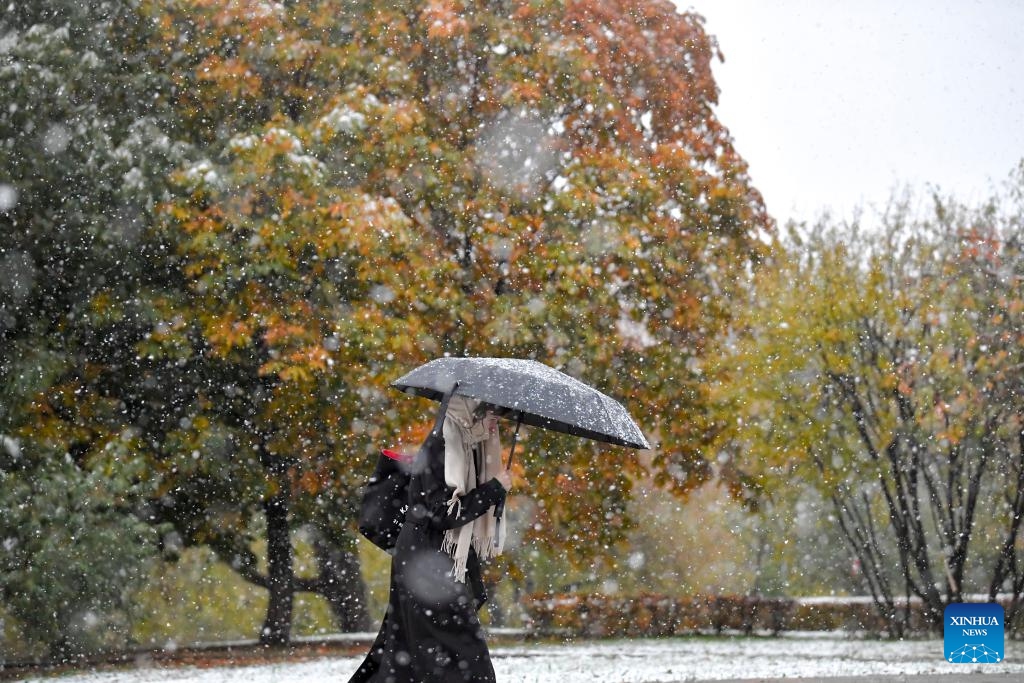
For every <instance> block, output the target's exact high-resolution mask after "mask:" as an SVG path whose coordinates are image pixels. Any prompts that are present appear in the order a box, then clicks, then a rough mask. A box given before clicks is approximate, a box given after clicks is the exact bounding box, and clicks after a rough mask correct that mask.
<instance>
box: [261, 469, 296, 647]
mask: <svg viewBox="0 0 1024 683" xmlns="http://www.w3.org/2000/svg"><path fill="white" fill-rule="evenodd" d="M286 491H287V488H286V487H282V492H281V493H278V494H277V495H276V496H274V497H273V498H271V499H269V500H268V501H266V502H265V503H264V504H263V509H264V512H265V513H266V516H267V592H268V593H269V601H268V603H267V617H266V620H265V621H264V622H263V629H262V630H261V631H260V643H261V644H263V645H285V644H287V643H288V640H289V638H290V636H291V630H292V606H293V597H294V593H295V586H294V577H293V574H292V572H293V566H292V559H293V558H292V539H291V529H290V528H289V525H288V494H287V492H286Z"/></svg>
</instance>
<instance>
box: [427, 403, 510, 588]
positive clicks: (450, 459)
mask: <svg viewBox="0 0 1024 683" xmlns="http://www.w3.org/2000/svg"><path fill="white" fill-rule="evenodd" d="M478 405H480V402H479V401H477V400H476V399H472V398H466V397H464V396H452V398H451V400H450V401H449V403H448V412H447V414H446V415H445V418H444V479H445V483H447V484H448V486H451V487H453V488H454V489H455V491H454V492H453V493H452V497H451V499H450V500H449V501H448V514H453V513H454V514H458V513H459V512H460V511H461V509H462V496H464V495H466V494H467V493H469V492H470V491H472V490H473V489H475V488H476V487H477V486H479V485H480V484H483V483H485V482H487V481H490V480H491V478H492V477H494V476H495V475H496V474H497V473H498V472H499V468H501V467H502V462H501V444H500V442H499V441H498V425H497V418H495V417H493V416H488V417H486V418H482V419H481V418H476V417H475V416H474V414H473V412H474V411H475V410H476V408H477V406H478ZM475 453H479V454H481V455H482V457H481V460H482V463H481V464H482V467H481V469H482V470H483V471H481V472H478V471H477V463H476V460H477V458H476V457H474V455H475ZM504 546H505V525H504V524H498V523H497V520H496V519H495V517H494V508H493V507H492V508H491V509H490V510H488V511H487V512H485V513H484V514H483V515H481V516H480V517H477V518H476V519H475V520H473V521H472V522H469V523H467V524H463V525H462V526H461V527H457V528H455V529H448V530H447V531H445V532H444V542H443V543H442V545H441V550H442V551H444V552H446V553H448V554H449V555H451V556H452V559H454V560H455V566H454V567H453V568H452V576H453V577H455V580H456V581H459V582H461V583H465V581H466V563H467V561H468V560H469V549H470V547H472V548H473V549H474V550H476V554H477V556H478V557H479V558H480V559H481V560H487V559H490V558H492V557H496V556H497V555H500V554H501V551H502V550H503V549H504Z"/></svg>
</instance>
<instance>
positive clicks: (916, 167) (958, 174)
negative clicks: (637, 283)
mask: <svg viewBox="0 0 1024 683" xmlns="http://www.w3.org/2000/svg"><path fill="white" fill-rule="evenodd" d="M676 4H677V5H679V6H680V8H682V9H692V10H695V11H696V12H697V13H699V14H702V15H703V16H704V17H705V18H706V20H707V22H706V25H705V26H706V29H707V31H708V32H709V33H711V34H713V35H715V36H717V38H718V42H719V46H720V47H721V50H722V53H723V54H724V56H725V61H724V62H715V65H714V67H713V69H714V73H715V78H716V80H717V82H718V85H719V88H720V90H721V95H720V102H719V106H718V109H717V111H718V115H719V118H720V119H721V121H722V122H723V123H724V124H725V125H726V126H727V127H729V129H730V130H731V131H732V133H733V137H734V139H735V141H736V146H737V148H738V150H739V152H740V154H741V155H742V156H743V157H744V158H745V159H746V160H747V161H748V162H749V164H750V171H751V175H752V177H753V180H754V184H755V186H756V187H757V188H758V189H760V190H761V192H762V193H763V194H764V196H765V201H766V203H767V205H768V210H769V212H770V213H771V214H772V215H773V216H774V217H775V218H776V219H778V220H779V221H780V222H783V221H785V220H787V219H789V218H796V219H808V220H809V219H812V218H814V217H816V216H818V215H819V213H820V212H821V211H822V209H824V208H830V209H831V210H832V212H833V213H834V214H838V215H840V216H844V217H845V216H848V215H849V214H850V213H851V211H852V210H853V208H854V207H855V206H858V205H862V206H865V207H871V206H883V205H884V204H885V202H886V201H887V200H888V198H889V197H890V195H891V194H892V192H893V190H894V189H895V188H897V187H902V186H903V185H907V184H909V185H911V186H912V187H914V188H917V189H922V190H923V189H926V188H927V187H929V186H938V187H939V188H941V189H942V190H944V191H946V192H951V193H953V194H955V195H956V196H958V197H960V198H961V199H963V200H966V201H978V200H981V199H983V198H984V197H987V196H988V195H989V188H990V187H992V185H993V183H1002V182H1003V181H1004V180H1005V178H1006V177H1007V176H1008V174H1009V172H1010V171H1011V169H1012V168H1013V167H1014V166H1016V165H1017V163H1018V162H1019V161H1020V160H1021V159H1022V158H1024V1H1022V0H890V1H883V0H858V1H852V0H849V1H848V0H804V1H800V0H761V1H758V0H690V1H688V0H676Z"/></svg>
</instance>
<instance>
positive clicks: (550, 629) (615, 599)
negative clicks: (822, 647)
mask: <svg viewBox="0 0 1024 683" xmlns="http://www.w3.org/2000/svg"><path fill="white" fill-rule="evenodd" d="M524 607H525V609H526V613H527V615H528V617H529V619H530V622H531V623H530V627H531V629H532V630H533V631H534V632H535V633H538V634H549V635H553V634H560V635H573V636H580V637H587V638H612V637H631V638H632V637H660V636H675V635H687V634H695V633H722V632H740V633H744V634H751V633H754V632H762V633H763V632H768V633H772V634H778V633H780V632H782V631H860V632H864V631H866V632H869V633H883V632H885V631H886V622H885V620H884V619H882V617H881V616H880V615H879V613H878V611H877V608H876V607H875V605H874V603H873V602H872V601H871V599H870V598H860V597H853V598H842V597H836V598H774V597H763V596H747V595H693V596H667V595H657V594H643V595H636V596H608V595H597V594H582V593H571V594H558V595H550V594H541V595H531V596H529V597H528V598H527V599H526V601H525V604H524ZM899 610H900V612H901V616H902V612H903V611H904V610H905V607H903V606H900V607H899ZM927 630H928V626H927V622H926V620H925V618H924V614H923V610H922V608H921V603H920V602H919V601H914V600H912V601H911V604H910V621H909V631H910V632H925V631H927Z"/></svg>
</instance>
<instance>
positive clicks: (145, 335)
mask: <svg viewBox="0 0 1024 683" xmlns="http://www.w3.org/2000/svg"><path fill="white" fill-rule="evenodd" d="M138 11H139V13H140V16H141V17H142V19H143V20H144V21H145V22H146V23H145V25H146V26H148V27H150V28H151V31H150V32H149V33H148V34H147V37H146V38H145V40H141V39H140V42H139V44H138V45H137V46H136V47H137V50H138V52H137V54H133V55H132V59H133V60H134V61H133V63H134V64H137V65H140V68H144V69H147V70H150V72H152V73H156V74H161V76H162V86H161V87H160V89H158V90H157V91H155V92H153V93H152V97H153V101H154V103H155V104H154V106H157V105H159V106H160V107H163V108H164V110H165V111H167V112H169V114H168V116H167V117H166V119H165V122H164V124H163V125H164V130H165V132H166V134H167V135H168V136H169V138H170V139H173V140H175V141H177V143H179V144H180V145H181V148H182V149H184V150H187V153H186V154H185V156H186V157H187V160H185V161H183V162H181V163H179V164H177V167H176V168H175V169H174V170H173V172H171V173H169V174H167V175H166V176H165V177H164V178H163V179H162V180H161V181H160V184H159V185H158V186H156V189H157V190H159V191H158V192H155V193H154V194H155V196H159V197H160V201H158V202H156V203H155V204H154V205H153V207H152V208H153V211H152V216H153V218H152V220H151V221H150V222H149V224H147V226H146V231H147V235H149V236H150V237H151V238H152V240H153V241H154V244H155V245H157V247H156V248H154V250H153V251H152V252H150V253H149V256H148V258H150V259H151V262H150V263H151V270H150V272H149V274H148V275H146V276H143V277H141V278H140V279H139V280H138V281H137V282H134V283H133V285H132V287H131V288H130V292H128V293H126V292H125V291H123V290H121V289H118V290H116V291H115V290H112V289H111V288H110V287H107V286H104V285H103V284H102V283H97V286H96V287H95V290H94V291H93V292H92V294H91V296H90V298H89V303H88V307H87V311H86V314H87V318H86V319H87V320H88V321H89V322H88V324H89V325H90V326H91V327H90V329H93V330H95V331H96V333H97V336H99V337H102V338H103V339H104V340H105V342H104V346H103V347H102V348H103V352H100V351H98V350H97V347H91V346H88V345H86V346H85V347H83V351H82V353H81V354H80V355H78V356H76V357H75V359H74V363H73V365H74V366H73V367H72V368H69V369H68V371H67V372H65V373H64V374H63V375H62V376H61V377H60V379H59V380H58V381H56V382H54V383H53V385H52V386H51V387H49V389H48V390H47V392H46V393H45V398H44V399H43V400H42V401H41V402H40V403H39V404H38V405H39V410H38V411H37V414H36V417H35V418H34V419H33V420H32V421H31V423H30V426H27V427H26V430H27V432H28V431H31V432H33V433H45V434H47V435H48V436H47V438H50V439H54V440H57V441H62V442H64V443H66V444H69V445H72V444H78V447H79V449H80V450H81V451H82V458H81V459H82V462H83V463H89V462H97V461H98V459H101V458H102V457H103V456H102V455H101V454H104V453H109V451H110V444H111V443H114V442H117V443H120V444H121V446H122V448H123V452H124V453H125V454H126V455H125V457H127V458H130V459H132V460H133V462H136V463H138V471H139V477H140V479H141V480H142V481H145V482H146V486H145V487H144V494H142V495H141V496H140V498H141V499H142V500H143V507H144V509H145V514H146V515H148V516H149V518H150V519H151V520H152V521H153V522H154V524H159V525H163V526H161V528H163V529H165V530H166V529H167V528H173V529H174V530H175V533H176V534H178V535H179V536H180V537H181V538H183V539H184V542H185V543H186V544H207V545H210V546H212V547H213V548H215V549H216V550H217V552H218V553H219V554H220V555H221V557H222V558H223V559H225V560H226V561H227V562H229V563H230V564H231V565H232V566H233V567H235V568H236V569H237V570H238V571H239V572H240V573H241V574H242V575H243V576H244V577H245V578H247V579H249V580H250V581H253V582H254V583H257V584H259V585H261V586H264V587H267V588H268V590H270V592H271V607H270V612H271V614H268V620H267V624H266V628H265V631H264V634H265V636H266V638H267V640H268V641H274V640H283V639H286V638H287V630H288V620H289V607H288V605H289V601H290V596H291V595H292V593H293V592H294V591H295V590H314V591H322V592H324V594H325V595H327V591H329V590H331V586H337V585H338V582H339V580H340V579H339V578H338V577H340V576H342V575H344V576H348V577H350V579H351V577H352V576H354V575H355V572H354V571H353V566H352V564H351V562H352V561H353V557H354V556H353V555H352V549H353V542H354V541H353V538H354V537H353V533H352V532H353V524H352V521H353V519H352V515H353V505H354V500H355V495H356V491H357V487H358V485H359V484H360V483H361V482H362V480H363V478H364V477H365V476H366V475H367V474H368V472H369V471H370V462H371V459H372V458H373V457H374V454H375V452H376V450H377V449H378V448H380V447H382V446H393V445H395V444H396V442H399V441H403V440H407V439H410V438H412V437H413V436H414V435H415V434H416V432H417V430H418V429H420V428H421V427H422V425H423V424H424V423H425V422H426V421H427V420H428V419H429V412H430V411H431V410H432V409H433V407H434V406H433V405H431V404H429V403H428V402H425V401H422V400H419V399H411V398H408V397H403V396H401V395H399V394H397V393H396V392H393V391H392V390H390V389H389V388H388V384H389V382H390V381H391V380H392V379H394V378H395V377H397V376H398V375H400V374H402V373H403V372H404V371H406V370H408V369H409V368H411V367H413V366H415V365H416V364H418V363H421V362H423V361H426V360H429V359H431V358H433V357H436V356H439V355H442V354H457V355H462V354H469V355H493V356H517V357H529V358H535V359H537V360H540V361H543V362H545V363H548V364H550V365H552V366H554V367H558V368H560V369H563V370H565V371H566V372H568V373H570V374H572V375H574V376H577V377H579V378H580V379H582V380H584V381H586V382H588V383H590V384H593V385H595V386H597V387H598V388H600V389H602V390H604V391H606V392H607V393H609V394H611V395H613V396H616V397H617V398H620V399H621V400H622V401H623V402H624V403H625V404H626V405H627V406H628V407H629V408H630V410H631V412H632V413H633V414H634V415H635V416H636V417H637V419H638V421H639V423H640V424H641V426H642V427H643V428H644V430H645V431H646V432H647V433H648V434H649V435H650V436H651V437H652V442H654V443H655V444H656V448H655V450H654V451H653V452H652V453H644V454H641V453H637V452H632V451H628V450H624V449H613V448H608V447H600V446H595V445H594V444H591V443H584V442H580V441H578V440H572V439H568V438H565V437H556V436H552V435H550V434H545V433H540V432H539V431H533V432H531V433H529V434H526V435H525V437H524V440H523V442H522V444H523V445H522V449H523V451H522V452H523V457H522V458H521V459H520V460H519V462H520V463H521V465H520V467H521V470H520V472H519V474H520V475H522V477H524V480H527V481H529V482H530V487H529V491H530V495H531V496H533V497H534V499H535V500H536V501H537V502H538V503H539V505H538V507H537V514H538V517H537V520H536V524H531V525H530V527H529V529H527V530H526V531H525V533H526V538H527V540H529V539H531V538H535V537H543V538H545V539H546V541H545V543H547V544H551V543H553V544H555V545H556V546H557V545H571V546H573V547H575V548H580V549H583V552H580V553H578V554H576V560H577V561H578V562H580V563H586V562H590V561H591V560H592V559H593V558H595V557H597V558H602V557H603V558H605V559H609V558H611V557H612V556H613V555H614V552H613V549H614V547H615V545H616V544H617V543H619V542H620V541H621V540H622V539H623V534H624V532H625V530H626V529H628V528H629V525H630V520H629V519H628V515H627V514H626V503H627V502H628V500H629V499H630V496H631V487H632V485H633V483H634V482H635V481H637V480H639V479H640V478H646V477H653V478H654V479H655V480H656V481H657V482H658V483H659V484H661V485H663V486H666V487H667V488H669V489H671V490H673V491H675V492H677V493H680V494H683V493H685V492H687V491H688V490H690V489H691V488H692V487H694V486H696V485H698V484H700V483H702V482H704V481H706V480H707V479H708V477H709V476H710V474H711V467H710V464H709V461H708V460H707V458H706V454H705V449H706V446H707V445H708V443H710V440H711V438H712V436H713V432H714V425H715V423H714V421H713V420H712V419H711V418H710V417H708V410H707V407H708V404H707V401H708V397H707V394H706V388H705V382H704V378H703V376H702V370H701V368H702V358H703V356H704V355H705V352H706V348H707V345H708V343H709V341H710V340H711V339H713V338H714V337H715V336H717V335H719V334H720V333H721V332H722V330H723V329H724V326H725V325H726V324H727V322H728V319H729V309H728V306H727V305H726V304H725V303H723V302H724V301H725V299H726V297H727V296H728V293H729V292H730V291H731V290H732V288H733V287H734V275H735V274H736V273H739V272H742V271H744V270H745V269H746V268H748V267H749V266H750V264H752V263H755V262H757V261H758V260H759V259H760V258H761V255H762V249H763V246H762V241H761V239H760V237H761V236H762V235H764V234H766V233H770V232H771V231H772V230H773V225H772V222H771V220H770V219H769V218H768V216H767V214H766V213H765V210H764V205H763V202H762V200H761V197H760V195H759V194H758V192H757V191H756V190H755V189H754V188H753V186H752V185H751V182H750V178H749V176H748V174H747V168H746V165H745V163H744V162H743V160H742V158H741V157H740V156H739V154H738V153H737V152H736V150H735V149H734V148H733V145H732V140H731V137H730V135H729V133H728V130H727V129H726V128H725V126H724V125H722V124H721V123H720V122H719V121H717V119H716V117H715V114H714V111H713V109H712V106H713V104H714V103H715V100H716V97H717V89H716V86H715V84H714V80H713V78H712V74H711V63H712V60H713V59H714V58H715V57H716V56H717V47H716V44H715V42H714V39H713V38H711V37H709V36H708V35H707V34H706V33H705V31H704V28H703V24H702V20H701V19H700V17H698V16H696V15H692V14H680V13H679V12H677V11H676V9H675V8H674V6H673V5H671V4H670V3H668V2H662V1H649V2H640V1H630V2H625V3H622V2H574V1H569V2H564V3H563V2H554V1H548V0H541V1H531V2H525V1H509V2H483V1H478V2H470V1H462V2H459V1H455V0H433V1H431V2H397V1H392V2H368V1H366V2H361V1H352V0H348V1H342V0H318V1H314V2H305V3H286V4H271V3H265V2H257V1H254V0H237V1H235V2H229V3H224V2H212V1H209V0H190V1H185V2H176V3H160V2H149V1H145V2H142V3H140V6H139V10H138ZM111 349H113V350H114V351H113V352H109V353H108V351H110V350H111ZM72 396H73V397H75V398H74V399H72V398H71V397H72ZM259 519H262V520H264V521H265V524H266V533H267V535H268V544H269V547H270V551H269V560H270V562H269V566H268V567H267V568H266V569H264V568H263V567H262V566H261V565H260V563H259V561H258V557H257V554H256V552H255V551H254V549H253V544H252V541H253V533H254V531H253V529H254V528H256V527H254V526H253V522H254V520H259ZM298 527H302V528H304V529H307V530H312V531H311V533H312V534H313V535H314V537H315V538H316V539H317V543H318V544H320V545H319V546H318V547H321V548H322V549H324V553H325V554H324V556H323V557H324V558H328V557H334V558H335V559H334V560H328V559H324V561H322V562H321V563H320V565H319V570H320V574H319V575H318V576H317V577H305V578H300V577H296V576H294V575H293V572H292V569H291V567H292V561H293V558H292V551H291V545H290V541H289V536H288V534H289V531H290V529H293V528H298ZM339 549H340V550H341V551H342V552H341V555H338V553H337V552H335V551H336V550H339ZM332 553H334V554H333V555H332ZM338 557H344V558H347V559H345V560H344V562H342V561H341V560H338V559H337V558H338ZM518 559H519V561H522V560H523V558H522V557H520V558H518ZM339 562H342V564H339ZM332 563H333V564H332ZM345 563H348V564H345ZM343 565H344V566H343ZM329 597H331V596H329ZM332 600H335V601H334V602H332V604H334V605H335V606H336V608H337V610H338V612H339V615H343V614H345V613H346V611H352V610H354V609H356V607H355V606H354V605H353V603H352V602H351V601H349V602H346V598H345V596H338V595H335V596H333V598H332Z"/></svg>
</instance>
